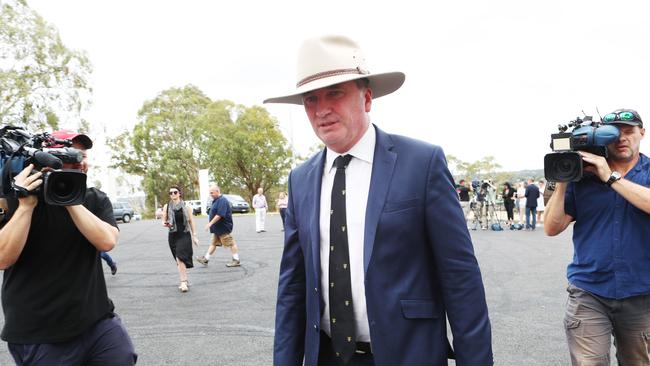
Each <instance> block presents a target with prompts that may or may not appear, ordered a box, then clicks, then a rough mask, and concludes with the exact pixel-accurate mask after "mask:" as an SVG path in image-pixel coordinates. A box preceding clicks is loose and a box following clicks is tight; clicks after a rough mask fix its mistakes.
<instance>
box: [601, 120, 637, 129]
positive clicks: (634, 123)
mask: <svg viewBox="0 0 650 366" xmlns="http://www.w3.org/2000/svg"><path fill="white" fill-rule="evenodd" d="M606 124H608V125H628V126H639V127H641V128H643V122H639V121H614V122H609V123H606Z"/></svg>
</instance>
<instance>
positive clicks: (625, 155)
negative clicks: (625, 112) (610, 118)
mask: <svg viewBox="0 0 650 366" xmlns="http://www.w3.org/2000/svg"><path fill="white" fill-rule="evenodd" d="M616 127H618V130H619V131H620V133H621V135H620V136H619V138H618V140H617V141H616V142H613V143H611V144H609V145H607V151H608V153H609V159H611V160H615V161H631V160H632V159H634V158H635V157H637V156H638V155H639V149H640V147H641V140H642V139H643V136H644V135H645V128H640V127H639V126H630V125H625V124H619V125H617V126H616Z"/></svg>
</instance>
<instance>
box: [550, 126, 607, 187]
mask: <svg viewBox="0 0 650 366" xmlns="http://www.w3.org/2000/svg"><path fill="white" fill-rule="evenodd" d="M569 127H574V129H573V131H571V132H566V131H567V129H569ZM558 129H559V130H560V133H556V134H552V135H551V149H552V150H553V153H550V154H546V155H545V156H544V176H545V177H546V180H547V181H551V182H578V181H580V180H581V179H582V176H583V161H582V157H581V156H580V154H578V153H577V152H576V151H587V152H590V153H592V154H596V155H600V156H602V157H604V158H607V145H609V144H611V143H612V142H615V141H616V140H618V137H619V134H620V132H619V130H618V128H617V127H616V126H613V125H604V124H603V123H602V122H595V121H593V120H592V117H591V116H585V118H584V119H581V118H576V119H575V120H574V121H570V122H569V123H568V124H567V125H559V126H558Z"/></svg>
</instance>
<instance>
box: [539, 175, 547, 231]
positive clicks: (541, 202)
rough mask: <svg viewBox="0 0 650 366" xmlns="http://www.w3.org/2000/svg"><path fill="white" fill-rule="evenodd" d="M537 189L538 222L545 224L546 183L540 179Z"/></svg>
mask: <svg viewBox="0 0 650 366" xmlns="http://www.w3.org/2000/svg"><path fill="white" fill-rule="evenodd" d="M537 187H538V188H539V197H537V222H544V220H543V214H544V190H545V189H546V182H544V180H543V179H540V180H539V183H538V184H537Z"/></svg>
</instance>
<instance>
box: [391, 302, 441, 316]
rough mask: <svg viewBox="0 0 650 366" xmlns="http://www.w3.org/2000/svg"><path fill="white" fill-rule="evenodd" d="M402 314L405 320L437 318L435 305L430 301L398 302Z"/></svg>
mask: <svg viewBox="0 0 650 366" xmlns="http://www.w3.org/2000/svg"><path fill="white" fill-rule="evenodd" d="M400 302H401V304H402V314H403V315H404V317H405V318H406V319H435V318H438V309H437V306H436V303H435V302H433V301H432V300H400Z"/></svg>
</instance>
